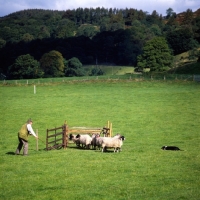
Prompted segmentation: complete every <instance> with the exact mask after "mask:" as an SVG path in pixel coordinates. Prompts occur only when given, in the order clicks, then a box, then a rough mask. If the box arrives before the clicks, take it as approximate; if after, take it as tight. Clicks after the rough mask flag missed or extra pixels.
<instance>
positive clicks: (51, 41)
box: [0, 8, 200, 78]
mask: <svg viewBox="0 0 200 200" xmlns="http://www.w3.org/2000/svg"><path fill="white" fill-rule="evenodd" d="M199 10H200V9H198V10H197V11H195V12H194V13H191V11H190V10H187V11H186V12H184V13H180V14H177V15H176V16H177V17H176V18H173V17H174V16H170V18H168V19H167V22H166V18H164V17H163V16H162V15H159V13H157V12H156V11H153V12H152V13H151V14H148V13H146V12H143V11H142V10H137V9H133V8H127V9H112V8H110V9H105V8H96V9H93V8H90V9H86V8H85V9H83V8H78V9H76V10H66V11H56V10H55V11H54V10H42V9H30V10H23V11H19V12H16V13H12V14H10V15H8V16H5V17H2V18H0V60H1V68H0V72H1V73H2V74H5V75H6V76H7V77H9V78H24V75H23V73H24V72H23V73H22V74H21V75H19V74H18V71H21V69H22V68H21V66H22V65H23V63H22V62H21V63H20V64H19V62H17V59H19V58H21V57H24V56H25V57H29V58H30V59H33V62H32V61H30V63H34V64H33V66H31V67H30V66H29V68H31V69H30V71H34V72H38V71H42V70H43V71H42V73H37V74H35V75H34V76H35V77H34V78H37V77H38V76H42V74H45V73H46V72H44V69H42V68H41V66H42V65H41V59H42V58H43V56H46V55H49V54H50V52H51V51H55V52H56V53H57V54H58V55H61V57H62V58H63V62H64V63H65V68H66V67H67V62H68V61H69V60H70V59H72V58H77V59H78V60H79V61H80V63H81V64H82V65H96V64H97V63H98V65H101V66H102V65H105V66H110V65H112V66H128V67H136V66H137V64H138V56H140V55H141V54H143V48H144V46H145V44H147V42H148V41H151V40H153V39H154V38H156V37H162V38H164V39H165V41H166V44H167V45H166V46H168V47H167V48H170V52H171V53H172V55H173V56H176V55H179V54H181V53H183V52H186V51H189V50H192V49H195V48H197V47H199V45H200V17H199V12H200V11H199ZM187 16H190V17H189V18H188V17H187ZM191 16H192V17H191ZM185 19H188V20H185ZM174 20H178V21H179V23H175V22H174ZM165 41H164V42H165ZM163 59H164V57H163ZM22 60H23V59H22ZM45 62H46V63H45V64H43V65H45V66H51V64H49V63H48V62H47V60H46V61H45ZM61 63H62V62H61ZM61 66H62V67H61V68H63V63H62V64H61ZM23 67H24V71H26V70H25V68H26V67H27V66H23ZM143 67H144V68H146V67H148V63H147V64H145V66H143ZM169 67H171V66H167V68H169ZM33 68H34V69H33ZM53 68H54V66H53ZM58 68H59V67H58ZM58 68H57V69H55V68H54V69H51V70H49V71H51V73H52V74H48V75H46V74H45V75H46V76H48V77H49V76H56V74H60V73H59V72H58V71H59V70H58ZM163 69H164V68H163ZM56 71H57V72H56ZM54 72H55V73H54ZM25 73H26V72H25ZM29 73H30V72H29ZM117 73H119V74H120V73H121V72H120V70H118V72H117ZM61 74H62V75H63V74H64V72H62V73H61Z"/></svg>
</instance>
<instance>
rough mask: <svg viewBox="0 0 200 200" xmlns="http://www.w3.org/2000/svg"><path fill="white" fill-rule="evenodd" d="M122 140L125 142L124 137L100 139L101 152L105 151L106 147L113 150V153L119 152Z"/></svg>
mask: <svg viewBox="0 0 200 200" xmlns="http://www.w3.org/2000/svg"><path fill="white" fill-rule="evenodd" d="M123 140H125V137H124V136H121V135H120V136H119V135H118V136H116V137H115V136H114V137H112V138H111V137H103V139H102V144H101V147H102V152H104V151H105V149H106V147H108V148H114V152H118V151H121V147H122V145H123Z"/></svg>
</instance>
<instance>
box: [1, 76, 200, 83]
mask: <svg viewBox="0 0 200 200" xmlns="http://www.w3.org/2000/svg"><path fill="white" fill-rule="evenodd" d="M98 80H99V81H105V80H109V81H117V80H119V81H120V80H129V81H178V80H179V81H197V82H200V75H188V74H165V75H160V74H154V75H149V74H126V75H111V76H87V77H86V76H84V77H60V78H39V79H20V80H1V82H0V84H1V85H39V84H43V85H46V84H47V85H48V84H53V83H65V82H84V81H98Z"/></svg>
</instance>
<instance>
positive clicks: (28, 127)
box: [15, 119, 38, 156]
mask: <svg viewBox="0 0 200 200" xmlns="http://www.w3.org/2000/svg"><path fill="white" fill-rule="evenodd" d="M32 124H33V121H32V120H31V119H28V121H27V122H26V124H24V125H22V127H21V129H20V130H19V132H18V139H19V144H18V147H17V149H16V151H15V155H19V154H20V151H21V149H22V147H23V146H24V148H23V155H24V156H27V155H28V135H29V134H30V135H33V136H34V137H35V138H36V139H38V136H37V135H36V134H35V132H34V131H33V128H32Z"/></svg>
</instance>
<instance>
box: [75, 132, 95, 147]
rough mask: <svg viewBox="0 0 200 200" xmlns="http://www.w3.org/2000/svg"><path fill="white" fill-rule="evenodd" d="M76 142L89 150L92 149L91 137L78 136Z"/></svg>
mask: <svg viewBox="0 0 200 200" xmlns="http://www.w3.org/2000/svg"><path fill="white" fill-rule="evenodd" d="M75 140H76V141H79V143H80V144H82V145H83V146H84V147H86V148H87V149H90V145H91V142H92V138H91V136H89V135H80V134H78V135H77V136H76V138H75Z"/></svg>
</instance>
